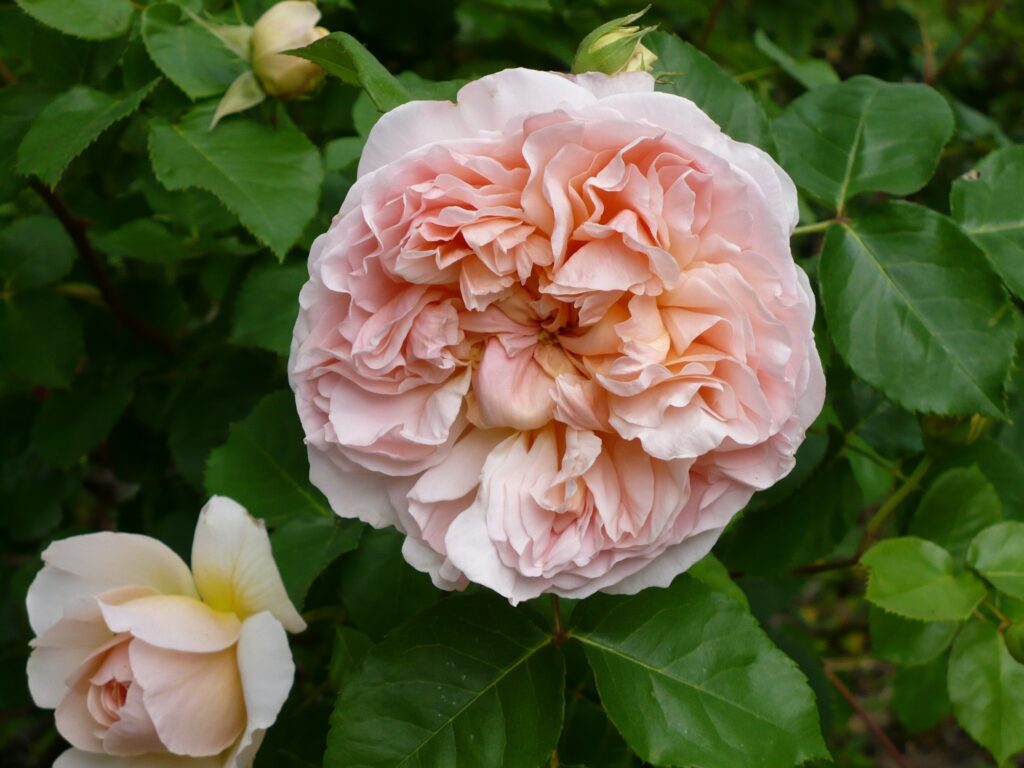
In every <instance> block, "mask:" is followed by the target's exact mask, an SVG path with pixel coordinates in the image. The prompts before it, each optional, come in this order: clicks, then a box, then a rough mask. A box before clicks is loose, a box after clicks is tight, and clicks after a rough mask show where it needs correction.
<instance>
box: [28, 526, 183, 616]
mask: <svg viewBox="0 0 1024 768" xmlns="http://www.w3.org/2000/svg"><path fill="white" fill-rule="evenodd" d="M42 557H43V562H44V563H46V566H45V567H44V568H43V569H42V570H41V571H40V572H39V574H38V575H37V576H36V578H35V580H34V581H33V582H32V585H31V586H30V587H29V590H28V597H27V598H26V603H27V606H28V614H29V622H30V623H31V625H32V630H33V631H34V632H35V633H36V634H37V635H41V634H42V633H43V632H45V631H46V630H47V629H48V628H49V627H51V626H53V624H55V623H56V622H57V621H58V620H59V619H60V617H61V616H62V615H63V614H64V609H65V607H66V606H67V605H68V604H69V603H71V602H74V601H75V600H77V599H79V598H81V597H86V596H90V595H97V594H99V593H101V592H106V591H108V590H111V589H114V588H116V587H123V586H133V585H134V586H140V587H149V588H151V589H154V590H156V591H157V592H160V593H162V594H166V595H187V596H190V597H196V596H198V593H197V592H196V589H195V584H194V583H193V581H192V574H191V573H190V572H189V569H188V566H187V565H185V563H184V562H183V561H182V559H181V558H180V557H178V556H177V555H176V554H175V553H174V552H173V551H172V550H171V549H170V548H169V547H167V546H166V545H164V544H162V543H161V542H159V541H157V540H156V539H152V538H149V537H148V536H138V535H136V534H132V533H109V532H104V533H90V534H86V535H84V536H72V537H71V538H68V539H63V540H61V541H55V542H53V543H52V544H51V545H50V546H49V547H47V548H46V549H45V550H44V551H43V555H42Z"/></svg>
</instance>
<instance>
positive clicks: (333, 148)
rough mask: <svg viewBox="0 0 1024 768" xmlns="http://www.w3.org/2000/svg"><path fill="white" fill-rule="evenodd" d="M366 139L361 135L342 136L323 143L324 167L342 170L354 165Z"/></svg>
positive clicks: (330, 169)
mask: <svg viewBox="0 0 1024 768" xmlns="http://www.w3.org/2000/svg"><path fill="white" fill-rule="evenodd" d="M365 144H366V139H364V138H362V137H361V136H342V137H341V138H340V139H334V140H332V141H328V142H327V143H326V144H325V145H324V167H326V168H327V170H329V171H344V170H347V169H349V168H352V167H354V166H355V164H356V163H357V162H358V161H359V155H361V154H362V152H363V147H364V146H365Z"/></svg>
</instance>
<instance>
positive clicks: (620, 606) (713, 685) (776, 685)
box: [573, 577, 826, 768]
mask: <svg viewBox="0 0 1024 768" xmlns="http://www.w3.org/2000/svg"><path fill="white" fill-rule="evenodd" d="M574 616H575V622H576V623H575V626H574V629H573V636H574V637H576V638H577V639H578V640H579V641H580V642H581V643H582V644H583V647H584V649H585V650H586V653H587V659H588V660H589V661H590V665H591V667H592V668H593V670H594V677H595V679H596V681H597V688H598V691H599V692H600V694H601V702H602V704H603V705H604V707H605V709H606V710H607V711H608V715H609V717H610V718H611V720H612V722H613V723H615V726H616V727H617V728H618V729H619V732H620V733H622V734H623V736H624V737H625V739H626V742H627V743H628V744H629V745H630V746H631V747H633V749H634V750H636V752H637V754H638V755H640V756H641V757H642V758H643V759H645V760H647V761H649V762H651V763H654V764H655V765H686V764H689V765H694V766H701V768H719V767H720V768H726V767H727V766H728V767H730V768H731V766H738V765H743V766H764V767H765V768H768V767H769V766H772V767H774V766H783V765H798V764H800V763H802V762H804V761H805V760H807V759H809V758H811V757H820V756H823V755H824V754H825V753H826V750H825V745H824V743H823V742H822V740H821V736H820V733H819V729H818V714H817V710H816V708H815V706H814V695H813V694H812V693H811V690H810V688H809V687H808V685H807V681H806V680H805V679H804V676H803V675H802V674H801V673H800V671H799V670H798V669H797V667H796V665H795V664H794V663H793V662H792V661H791V660H790V659H788V658H787V657H786V656H785V655H784V654H783V653H782V652H781V651H779V650H778V649H777V648H776V647H775V646H774V645H773V644H772V643H771V641H770V640H769V639H768V637H767V636H766V635H765V634H764V632H763V631H762V630H761V629H760V628H759V627H758V626H757V623H756V622H755V621H754V619H753V618H751V617H750V616H749V615H748V614H747V613H746V612H745V611H744V610H743V608H742V606H740V605H738V604H737V603H736V601H734V600H730V599H729V598H728V597H726V596H724V595H722V594H720V593H718V592H716V591H714V590H712V589H709V588H708V587H707V586H705V585H703V584H701V583H700V582H697V581H695V580H693V579H690V578H686V577H682V578H680V579H678V580H677V581H676V582H675V584H674V585H673V586H672V587H670V588H668V589H651V590H647V591H645V592H642V593H640V594H639V595H636V596H633V597H628V598H615V597H601V598H592V599H590V600H588V601H587V602H586V603H585V604H584V605H583V606H580V607H579V608H577V609H576V611H575V613H574ZM754 691H757V692H758V694H757V695H756V696H755V695H752V694H753V692H754Z"/></svg>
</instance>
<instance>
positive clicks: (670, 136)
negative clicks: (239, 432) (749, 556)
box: [289, 69, 824, 602]
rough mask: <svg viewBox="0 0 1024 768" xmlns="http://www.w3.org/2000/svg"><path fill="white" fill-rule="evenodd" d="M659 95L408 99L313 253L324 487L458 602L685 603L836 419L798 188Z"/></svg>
mask: <svg viewBox="0 0 1024 768" xmlns="http://www.w3.org/2000/svg"><path fill="white" fill-rule="evenodd" d="M653 84H654V83H653V79H652V78H651V76H650V75H647V74H644V73H630V74H626V75H619V76H616V77H606V76H602V75H598V74H593V73H592V74H588V75H583V76H579V77H576V78H569V77H565V76H562V75H558V74H554V73H547V72H536V71H530V70H524V69H518V70H506V71H504V72H499V73H497V74H494V75H490V76H487V77H484V78H482V79H481V80H478V81H476V82H474V83H471V84H469V85H467V86H465V87H463V88H462V89H461V90H460V91H459V94H458V100H457V103H451V102H443V101H418V102H411V103H409V104H406V105H404V106H401V107H399V108H397V109H395V110H393V111H391V112H389V113H388V114H386V115H384V116H383V117H382V118H381V120H380V122H378V123H377V125H376V126H375V127H374V129H373V131H372V132H371V133H370V136H369V138H368V140H367V144H366V148H365V149H364V151H363V155H362V159H361V161H360V164H359V174H358V180H357V181H356V183H355V184H354V185H353V187H352V189H351V190H350V191H349V193H348V196H347V197H346V200H345V203H344V205H343V206H342V208H341V211H340V212H339V214H338V215H337V216H336V217H335V219H334V221H333V223H332V225H331V227H330V229H329V230H328V231H327V232H326V233H325V234H324V235H322V236H321V237H319V238H318V239H317V241H316V242H315V243H314V245H313V249H312V252H311V254H310V258H309V270H310V280H309V282H308V283H307V284H306V286H305V287H304V288H303V290H302V293H301V297H300V303H301V310H300V313H299V318H298V321H297V324H296V329H295V336H294V341H293V345H292V353H291V359H290V361H289V372H290V377H291V383H292V387H293V388H294V390H295V395H296V402H297V404H298V409H299V414H300V417H301V420H302V424H303V427H304V428H305V433H306V442H307V445H308V447H309V460H310V465H311V478H312V480H313V482H314V483H315V484H316V485H317V486H318V487H319V488H320V489H321V490H322V491H323V492H324V493H325V494H326V495H327V497H328V499H329V500H330V502H331V504H332V506H333V508H334V509H335V511H336V512H337V513H338V514H339V515H343V516H346V517H359V518H360V519H363V520H365V521H367V522H369V523H371V524H372V525H374V526H378V527H380V526H384V525H394V526H396V527H398V528H399V529H400V530H402V531H404V532H405V533H406V536H407V538H406V542H405V547H404V550H403V552H404V554H405V556H406V558H407V559H408V560H409V562H410V563H412V564H413V565H414V566H416V567H417V568H419V569H421V570H425V571H428V572H429V573H430V574H431V576H432V577H433V579H434V582H435V584H437V585H438V586H440V587H443V588H446V589H453V588H454V589H458V588H462V587H464V586H465V585H466V583H467V581H474V582H477V583H480V584H484V585H486V586H488V587H491V588H492V589H494V590H496V591H498V592H500V593H501V594H503V595H505V596H506V597H508V598H509V599H511V600H512V601H513V602H515V601H519V600H524V599H528V598H532V597H536V596H537V595H539V594H541V593H542V592H545V591H552V592H555V593H557V594H560V595H563V596H569V597H585V596H586V595H589V594H591V593H593V592H595V591H597V590H605V591H610V592H625V593H632V592H636V591H637V590H640V589H642V588H644V587H647V586H665V585H667V584H668V583H669V582H670V581H671V580H672V579H673V577H675V576H676V575H677V574H678V573H680V572H681V571H683V570H685V569H686V568H688V567H689V566H690V565H692V564H693V563H695V562H697V561H698V560H699V559H700V558H702V557H703V556H704V555H705V554H706V553H707V552H708V550H709V549H710V548H711V546H712V544H713V543H714V542H715V540H716V539H717V538H718V536H719V534H720V533H721V531H722V529H723V528H724V527H725V525H726V524H727V523H728V522H729V520H730V519H731V518H732V517H733V516H734V515H735V514H736V512H738V511H739V510H740V509H741V508H742V507H743V506H744V505H745V504H746V503H747V501H748V500H749V499H750V497H751V495H752V494H753V493H754V492H755V491H756V490H759V489H763V488H767V487H768V486H770V485H772V484H774V483H775V482H776V481H778V480H779V479H780V478H781V477H783V476H785V475H786V474H787V473H788V472H789V471H790V469H791V468H792V466H793V456H794V454H795V452H796V449H797V447H798V446H799V445H800V443H801V441H802V440H803V437H804V432H805V430H806V429H807V427H808V425H809V424H810V423H811V421H812V420H813V419H814V418H815V416H816V415H817V414H818V412H819V411H820V409H821V405H822V402H823V398H824V379H823V375H822V369H821V363H820V361H819V360H818V354H817V351H816V349H815V346H814V339H813V334H812V330H811V326H812V322H813V318H814V298H813V295H812V293H811V290H810V286H809V283H808V280H807V277H806V275H805V274H804V273H803V271H802V270H801V269H800V268H798V267H797V266H796V265H795V263H794V262H793V259H792V257H791V255H790V251H789V234H790V232H791V231H792V228H793V227H794V225H795V224H796V221H797V209H796V191H795V188H794V186H793V184H792V182H791V181H790V179H789V177H788V176H787V175H786V174H785V172H783V171H782V169H781V168H779V166H778V165H777V164H776V163H775V162H774V161H773V160H772V159H771V158H770V157H769V156H768V155H767V154H766V153H765V152H763V151H762V150H760V149H758V148H756V147H754V146H751V145H749V144H743V143H740V142H737V141H734V140H732V139H730V138H729V137H728V136H726V135H725V134H724V133H723V132H722V131H721V130H720V129H719V127H718V126H717V125H716V124H715V123H714V122H713V121H712V120H711V119H710V118H709V117H708V116H707V115H705V114H704V113H703V112H702V111H701V110H700V109H698V108H697V107H696V106H695V105H694V104H693V103H692V102H691V101H689V100H687V99H683V98H680V97H677V96H674V95H670V94H664V93H656V92H654V91H653Z"/></svg>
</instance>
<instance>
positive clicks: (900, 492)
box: [858, 456, 932, 552]
mask: <svg viewBox="0 0 1024 768" xmlns="http://www.w3.org/2000/svg"><path fill="white" fill-rule="evenodd" d="M931 467H932V458H931V456H925V457H924V458H923V459H921V461H920V462H919V463H918V465H917V466H916V467H914V471H913V472H911V473H910V476H909V477H908V478H907V479H906V480H905V481H904V482H903V485H901V486H900V487H899V488H897V489H896V490H895V491H894V492H893V494H892V496H890V497H889V498H888V499H886V500H885V503H884V504H882V506H880V507H879V508H878V511H877V512H875V514H874V515H873V516H872V517H871V519H870V520H869V521H868V525H867V528H866V529H865V530H864V538H863V540H862V541H861V545H860V547H859V548H858V551H859V552H863V551H864V550H865V549H867V545H868V544H869V543H871V540H872V539H873V538H874V537H875V534H876V533H877V532H878V529H879V528H881V527H882V526H883V525H884V524H885V521H886V520H887V519H888V518H889V515H891V514H892V512H893V510H895V509H896V507H898V506H899V505H900V504H901V503H902V502H903V500H904V499H905V498H907V496H909V495H910V494H911V493H913V492H914V490H916V488H917V486H919V485H920V484H921V481H922V480H923V479H924V476H925V475H926V474H928V470H929V469H931Z"/></svg>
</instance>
